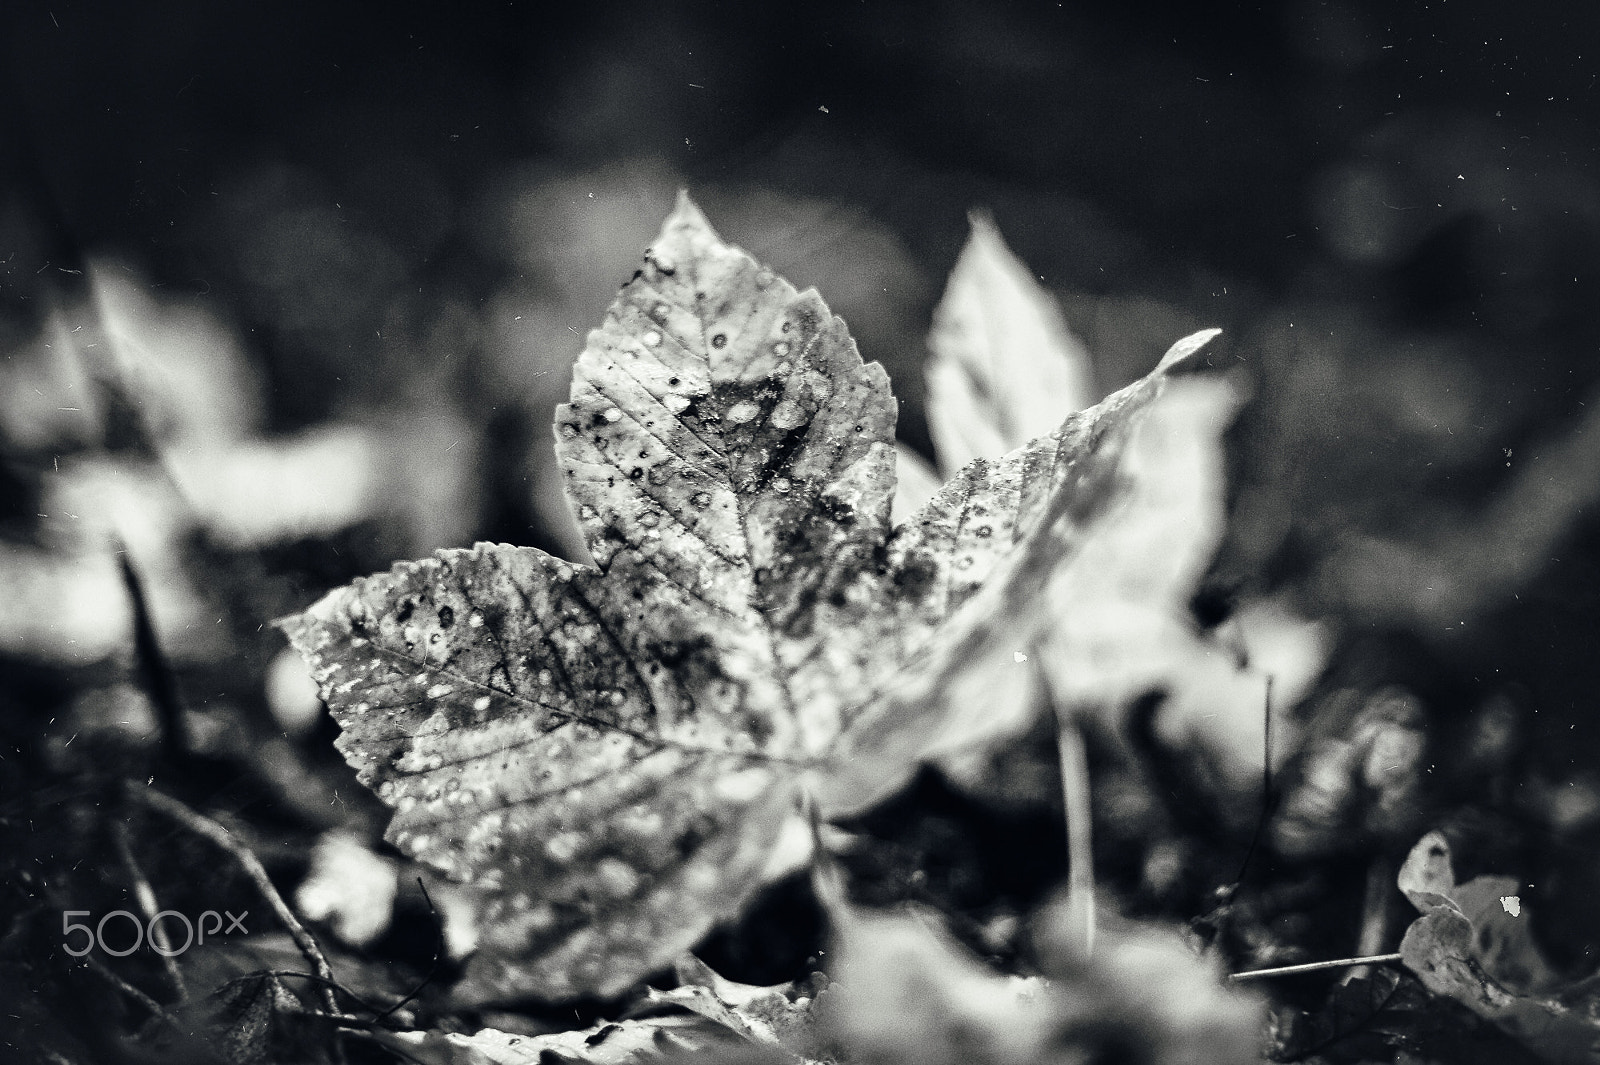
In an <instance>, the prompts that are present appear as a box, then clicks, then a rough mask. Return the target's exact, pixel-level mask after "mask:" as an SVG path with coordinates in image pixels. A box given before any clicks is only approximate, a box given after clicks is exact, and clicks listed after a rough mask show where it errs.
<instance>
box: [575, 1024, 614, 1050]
mask: <svg viewBox="0 0 1600 1065" xmlns="http://www.w3.org/2000/svg"><path fill="white" fill-rule="evenodd" d="M620 1031H622V1025H620V1024H608V1025H606V1026H605V1027H604V1028H602V1029H600V1030H599V1031H598V1032H596V1033H594V1035H591V1036H590V1037H589V1038H587V1039H585V1040H584V1041H583V1045H584V1046H588V1047H593V1046H599V1045H600V1044H601V1043H603V1042H605V1041H606V1039H608V1038H609V1037H610V1036H611V1033H612V1032H620Z"/></svg>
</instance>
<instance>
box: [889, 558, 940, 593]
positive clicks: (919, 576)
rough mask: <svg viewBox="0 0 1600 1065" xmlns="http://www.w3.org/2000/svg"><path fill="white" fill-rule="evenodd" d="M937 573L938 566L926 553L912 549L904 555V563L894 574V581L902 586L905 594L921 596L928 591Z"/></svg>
mask: <svg viewBox="0 0 1600 1065" xmlns="http://www.w3.org/2000/svg"><path fill="white" fill-rule="evenodd" d="M938 575H939V567H938V566H937V565H935V564H934V561H933V560H932V559H931V558H929V557H928V556H927V555H926V554H923V553H922V552H920V551H914V552H911V553H909V554H907V555H906V560H905V563H904V564H903V565H901V567H900V570H899V572H897V573H896V574H895V575H894V582H895V584H897V585H899V586H900V587H902V588H904V589H905V590H906V594H908V595H913V596H917V597H921V596H923V595H926V594H927V593H928V589H929V587H930V586H931V585H932V584H933V581H934V578H936V577H937V576H938Z"/></svg>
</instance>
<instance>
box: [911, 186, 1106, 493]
mask: <svg viewBox="0 0 1600 1065" xmlns="http://www.w3.org/2000/svg"><path fill="white" fill-rule="evenodd" d="M969 220H970V222H971V225H972V233H971V235H970V236H968V237H967V243H966V246H965V247H963V248H962V249H961V255H960V256H959V257H958V258H957V259H956V264H955V268H954V269H952V270H951V272H950V280H949V283H948V285H947V286H946V288H945V292H944V298H943V299H941V300H940V301H939V306H938V307H937V308H936V309H935V310H934V315H933V330H932V332H931V333H930V334H929V335H928V347H929V348H930V349H931V350H932V352H933V358H932V360H930V361H929V363H928V367H927V375H928V429H929V431H930V432H931V433H932V434H933V440H934V446H935V448H936V449H937V451H938V457H939V465H940V468H941V469H942V470H944V471H946V472H947V473H948V472H954V471H955V470H958V469H960V468H961V467H963V466H965V465H967V464H968V463H969V462H971V461H972V460H973V459H980V458H981V459H997V458H999V457H1000V456H1002V455H1004V454H1005V453H1006V452H1008V451H1011V450H1013V449H1014V448H1017V447H1020V446H1022V445H1023V444H1026V443H1027V442H1028V441H1030V440H1032V439H1033V438H1034V437H1037V436H1043V435H1045V434H1046V433H1049V432H1050V431H1051V430H1053V429H1055V427H1056V426H1058V425H1060V424H1061V419H1062V418H1063V417H1065V416H1066V415H1067V414H1069V413H1071V412H1073V411H1076V410H1082V409H1083V408H1085V407H1087V406H1089V405H1091V404H1092V403H1094V400H1095V392H1094V389H1093V385H1092V383H1091V377H1092V369H1091V365H1092V364H1091V363H1090V360H1089V352H1088V350H1087V349H1086V348H1085V347H1084V346H1083V342H1082V341H1080V340H1079V339H1078V338H1077V337H1075V336H1073V335H1072V331H1071V330H1070V329H1069V328H1068V327H1067V321H1066V318H1065V317H1063V315H1062V313H1061V308H1060V307H1059V306H1058V305H1057V304H1056V301H1055V300H1054V298H1052V297H1051V296H1050V294H1049V293H1048V292H1046V291H1045V290H1044V288H1043V287H1042V286H1040V284H1039V282H1038V280H1037V279H1036V278H1035V277H1034V275H1033V274H1032V273H1031V272H1029V270H1028V267H1027V265H1026V264H1025V263H1023V262H1022V260H1021V259H1018V258H1017V256H1016V255H1015V254H1014V253H1013V252H1012V251H1011V249H1010V248H1008V247H1007V246H1006V243H1005V241H1004V240H1003V239H1002V238H1001V236H1000V230H999V229H998V228H997V227H996V226H995V224H994V220H993V219H992V218H990V217H989V216H988V215H987V214H985V213H982V212H979V211H974V212H972V214H971V215H970V216H969Z"/></svg>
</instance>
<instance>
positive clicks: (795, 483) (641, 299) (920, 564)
mask: <svg viewBox="0 0 1600 1065" xmlns="http://www.w3.org/2000/svg"><path fill="white" fill-rule="evenodd" d="M1163 376H1164V373H1156V374H1152V375H1151V376H1150V377H1148V378H1146V379H1145V380H1143V381H1141V382H1138V383H1136V384H1135V385H1132V386H1130V387H1129V388H1128V389H1124V390H1123V391H1122V392H1119V393H1117V394H1116V395H1114V396H1112V397H1110V398H1109V399H1108V400H1107V401H1106V402H1105V403H1103V404H1101V405H1100V406H1098V407H1096V408H1093V409H1092V410H1090V411H1085V412H1083V413H1081V414H1079V415H1075V416H1074V417H1073V418H1072V419H1069V420H1068V422H1067V423H1066V424H1064V425H1063V426H1062V427H1061V428H1060V429H1059V430H1057V431H1054V432H1052V433H1049V434H1046V435H1045V436H1044V437H1041V438H1040V439H1039V440H1036V441H1034V442H1033V443H1032V444H1030V445H1028V446H1027V447H1024V448H1021V449H1018V450H1017V451H1015V452H1013V453H1012V454H1011V455H1008V456H1006V457H1005V458H1003V459H1001V460H999V461H997V462H994V463H987V462H979V463H975V464H973V465H972V466H970V467H969V468H967V469H966V470H963V471H962V472H961V474H959V475H958V476H957V477H956V478H955V479H954V480H953V481H952V482H951V484H949V485H947V486H946V487H945V488H944V489H942V490H941V491H940V492H939V493H938V494H937V495H936V496H935V497H934V499H933V500H932V501H930V502H929V504H928V505H927V506H926V507H925V508H924V509H923V511H922V512H921V513H920V514H919V515H918V518H917V520H915V521H913V522H912V523H911V524H910V525H908V526H907V527H906V528H904V529H902V530H899V531H897V532H895V533H893V534H891V531H890V525H889V506H890V499H891V497H892V494H893V491H894V462H895V458H894V449H893V428H894V423H895V402H894V399H893V397H892V396H891V395H890V393H889V387H888V382H887V380H886V378H885V376H884V374H883V371H882V369H881V368H880V367H879V366H877V364H875V363H863V362H862V360H861V358H860V356H859V354H858V353H857V351H856V348H855V344H854V342H853V341H852V340H851V339H850V337H849V334H848V333H847V332H846V330H845V328H844V324H843V323H842V322H841V321H839V319H837V318H835V317H833V316H832V315H831V314H830V313H829V312H828V309H827V307H826V306H825V305H824V304H823V303H822V300H821V299H820V297H818V296H817V294H816V293H815V292H814V291H807V292H803V293H801V292H796V291H795V289H794V288H793V287H792V286H790V285H789V284H788V283H787V282H786V281H784V280H783V279H782V278H780V277H777V276H775V275H774V274H773V273H772V272H771V271H769V270H766V269H764V268H763V267H761V266H760V265H759V264H757V263H756V262H755V261H754V260H753V259H751V258H750V257H749V256H748V255H746V254H745V253H744V252H742V251H740V250H739V249H737V248H733V247H730V246H729V245H727V244H724V243H723V242H722V241H721V240H720V239H719V238H718V237H717V236H716V234H715V233H714V232H713V231H712V230H711V228H710V226H709V224H708V223H707V222H706V221H705V219H704V217H703V216H702V215H701V214H700V212H699V211H698V209H696V208H695V207H694V206H693V204H691V203H690V202H689V201H688V200H687V198H684V199H682V200H680V202H679V206H678V208H677V210H676V211H675V212H674V214H673V215H672V216H671V217H670V218H669V219H668V221H667V223H666V225H665V227H664V229H663V230H662V233H661V235H660V237H659V238H658V239H657V241H656V243H655V245H654V246H653V247H652V249H651V250H650V252H648V253H647V255H646V259H645V264H644V268H643V269H642V270H641V271H640V272H639V274H638V275H637V276H636V277H635V278H634V279H633V280H632V281H631V282H629V283H628V284H627V285H626V286H625V287H624V288H623V289H622V291H621V292H620V293H619V294H618V297H617V299H616V301H615V302H614V303H613V305H612V307H611V308H610V310H609V311H608V313H607V316H606V320H605V324H604V325H603V326H602V327H601V328H600V329H597V330H595V331H594V332H593V333H591V334H590V336H589V338H588V344H587V347H586V349H585V351H584V352H583V354H582V356H581V357H580V359H579V360H578V363H577V366H576V367H575V370H574V374H573V382H572V389H571V401H570V402H569V403H568V404H566V405H564V406H563V407H562V408H561V409H560V410H559V411H558V412H557V417H556V429H557V456H558V458H559V460H560V462H561V465H562V468H563V471H564V473H565V475H566V487H567V492H568V496H569V499H570V500H571V502H572V504H573V506H574V508H575V510H576V512H577V516H578V520H579V524H580V526H581V528H582V530H583V532H584V534H585V536H586V538H587V542H588V546H589V550H590V553H591V555H592V556H593V558H594V560H595V562H596V563H597V567H590V566H581V565H573V564H570V563H567V562H563V561H561V560H559V559H556V558H553V557H551V556H549V555H547V554H545V553H543V552H541V551H538V550H534V549H528V548H514V547H509V546H505V545H490V544H479V545H477V546H476V547H474V548H472V549H471V550H452V551H442V552H439V553H438V554H436V555H435V556H433V557H431V558H428V559H424V560H421V561H419V562H409V563H401V564H398V565H396V566H395V567H394V568H393V569H392V570H391V571H390V572H388V573H386V574H377V575H374V576H372V577H368V578H364V579H362V580H358V581H356V582H354V583H353V584H351V585H349V586H347V587H345V588H342V589H338V590H336V591H334V592H332V593H330V594H329V595H328V596H326V597H325V598H323V599H322V600H321V601H320V602H318V603H317V604H316V605H315V606H313V607H312V608H311V609H310V610H308V611H306V612H305V613H303V614H300V615H296V616H294V617H291V618H288V619H286V620H285V621H284V622H283V623H282V624H283V627H284V629H285V631H286V632H287V633H288V635H289V637H290V639H291V641H292V642H293V644H294V645H295V647H296V648H297V649H298V650H299V651H300V652H301V653H302V654H303V655H305V656H306V658H307V660H308V662H309V663H310V665H311V668H312V671H313V675H314V676H315V677H316V679H317V682H318V685H319V687H320V690H321V692H322V694H323V697H324V699H325V700H327V702H328V704H329V706H330V708H331V710H332V712H333V714H334V716H335V718H336V720H337V721H338V723H339V725H340V727H341V729H342V730H343V733H342V735H341V737H340V739H339V741H338V743H339V747H340V749H341V750H342V751H343V753H344V755H345V757H346V758H347V760H348V761H349V762H350V763H351V765H352V766H353V767H354V768H355V769H356V771H357V774H358V776H359V778H360V779H361V781H362V782H363V783H365V784H366V785H368V786H369V787H371V788H373V789H374V790H375V791H377V793H378V794H379V796H380V797H381V798H383V799H384V801H385V802H387V803H388V804H389V805H391V806H392V807H393V808H394V809H395V811H396V813H395V817H394V819H393V821H392V822H391V824H390V826H389V830H388V839H389V840H390V841H391V842H393V843H394V844H395V845H396V846H398V847H399V848H401V849H402V850H403V851H405V852H406V853H407V854H409V855H411V856H413V857H415V858H417V859H419V860H421V861H423V862H425V863H427V864H429V865H431V866H433V867H434V868H436V869H439V870H441V871H443V872H444V873H446V874H447V875H449V876H452V877H454V878H457V879H461V880H466V881H470V882H471V883H472V884H473V887H474V890H475V892H477V893H479V894H480V895H481V896H482V897H483V899H484V900H485V902H484V912H483V915H482V919H481V927H480V935H479V940H478V952H477V954H476V955H474V957H473V958H472V960H471V962H470V963H469V966H468V970H467V976H466V979H465V981H464V982H463V983H462V984H460V985H458V987H457V994H458V997H459V998H460V999H461V1000H463V1001H468V1002H471V1001H488V1000H494V999H510V998H523V997H542V998H554V999H560V998H571V997H575V996H578V995H583V994H600V995H615V994H617V993H620V992H621V991H622V990H624V989H626V988H627V987H628V986H630V985H631V984H633V983H635V982H636V981H637V980H639V979H640V978H642V977H643V976H645V975H647V974H648V973H650V972H652V971H655V970H657V969H659V968H662V967H664V966H666V965H668V964H670V963H671V961H672V960H673V959H674V958H676V957H678V956H679V955H681V954H683V953H684V952H685V951H687V950H688V949H689V948H690V947H692V946H693V945H694V943H695V942H697V941H698V940H699V939H700V938H702V937H703V936H704V935H705V933H706V932H707V931H708V930H709V929H710V928H711V926H712V925H713V924H715V923H716V922H718V921H720V920H724V919H727V918H730V917H732V916H734V915H736V914H737V913H738V912H739V911H740V910H741V908H742V907H743V905H744V904H745V902H746V901H747V900H748V899H749V897H750V896H751V894H752V893H753V892H754V891H755V890H756V888H757V887H759V886H760V883H761V881H762V876H763V871H764V870H765V869H767V868H768V865H769V859H770V858H771V857H772V852H773V849H774V847H775V845H776V843H777V840H778V837H779V830H780V828H781V826H782V825H783V824H784V823H785V821H786V819H787V818H788V816H789V815H790V813H791V811H792V810H793V807H794V801H795V796H796V792H797V790H798V788H799V787H800V785H801V782H802V780H803V779H807V778H808V779H809V780H810V787H811V788H812V789H813V790H814V792H816V793H817V794H819V796H820V797H821V799H822V802H823V809H824V812H825V813H828V812H836V811H837V810H839V809H841V808H843V807H848V806H852V805H858V804H859V803H861V802H863V801H866V800H867V799H868V798H870V797H871V796H872V795H874V794H880V793H881V792H882V791H884V790H885V789H887V788H890V787H892V786H894V784H896V783H897V782H898V781H899V780H900V779H903V777H904V776H905V775H906V774H908V773H909V772H910V770H911V768H912V767H913V766H914V764H915V762H916V760H917V759H918V758H919V757H921V756H922V754H923V753H924V747H925V744H926V741H927V740H928V738H929V737H930V736H931V735H933V734H937V733H938V732H939V729H938V728H937V727H933V726H936V725H937V721H935V722H933V724H932V726H930V723H929V722H928V721H927V720H926V719H919V717H918V715H917V714H915V713H913V712H912V710H913V708H911V707H909V706H908V705H906V704H905V703H904V702H903V701H902V702H901V703H899V704H898V711H897V712H896V713H894V714H889V715H885V714H884V712H883V707H884V706H886V705H889V704H890V703H892V702H893V701H892V700H887V701H886V700H885V699H884V698H883V694H884V693H885V692H886V691H888V690H890V689H891V688H892V687H893V685H891V679H892V678H894V677H896V676H897V675H900V674H901V673H902V671H911V672H914V671H915V670H916V669H918V668H919V666H920V665H921V664H922V663H923V661H924V659H923V657H922V656H923V653H924V652H925V651H926V650H927V649H928V648H930V647H933V646H934V639H933V637H934V635H935V633H936V632H938V631H939V630H940V629H941V627H947V626H949V625H950V624H951V623H952V622H953V621H954V620H955V617H954V616H955V615H956V614H957V613H961V614H962V616H963V618H964V619H965V620H962V621H961V622H960V625H959V626H958V627H962V628H964V629H972V628H974V627H976V626H981V625H982V624H983V621H984V619H983V614H982V612H983V611H985V610H988V611H997V610H999V607H1000V605H1001V603H1003V601H1001V602H997V603H990V604H989V605H987V606H986V605H984V604H983V603H980V602H978V601H977V598H976V597H977V595H978V593H979V591H980V589H982V588H983V587H984V585H985V583H986V582H987V581H991V580H993V579H995V578H994V575H995V574H997V573H1000V572H1002V571H1004V572H1006V573H1007V574H1011V573H1012V570H1014V569H1015V566H1016V560H1017V559H1019V558H1024V557H1026V558H1028V559H1029V560H1030V561H1029V562H1028V566H1029V567H1030V570H1029V572H1033V571H1039V572H1044V571H1045V570H1047V569H1048V568H1049V566H1050V565H1051V564H1052V560H1053V559H1054V558H1055V556H1057V555H1059V553H1060V552H1061V551H1062V550H1067V549H1070V547H1071V545H1072V543H1073V542H1074V540H1075V538H1077V537H1078V536H1081V535H1083V534H1084V531H1085V530H1087V529H1091V528H1092V527H1093V526H1094V524H1095V522H1096V520H1097V519H1096V515H1097V514H1098V513H1099V511H1098V509H1097V508H1098V507H1099V505H1100V503H1101V502H1102V497H1103V496H1104V495H1105V492H1104V490H1103V486H1104V485H1105V484H1108V483H1110V480H1111V477H1110V474H1111V472H1112V470H1113V469H1114V467H1115V463H1116V461H1117V456H1118V455H1119V454H1120V453H1121V450H1122V448H1121V444H1120V441H1121V439H1122V437H1123V436H1124V435H1125V433H1124V432H1123V430H1124V429H1125V428H1126V427H1127V426H1128V424H1129V423H1130V420H1131V419H1132V418H1133V417H1134V416H1135V415H1136V413H1137V412H1138V411H1139V410H1140V409H1141V408H1142V407H1144V406H1146V405H1148V403H1149V402H1150V400H1151V399H1153V398H1154V396H1155V395H1156V394H1157V393H1158V392H1159V390H1160V388H1161V386H1162V378H1163ZM1058 519H1064V520H1065V525H1064V526H1063V527H1061V528H1056V529H1054V530H1053V532H1052V537H1051V538H1050V540H1049V542H1048V543H1047V544H1043V545H1042V546H1041V541H1042V540H1043V536H1042V533H1043V532H1044V531H1045V530H1050V529H1052V527H1053V526H1054V525H1055V524H1057V523H1058ZM1006 580H1007V581H1008V582H1009V583H1008V584H1007V587H1008V588H1009V590H1010V592H1009V594H1013V595H1015V594H1020V592H1019V591H1018V589H1019V588H1025V587H1027V586H1026V585H1017V584H1016V583H1015V579H1014V577H1013V576H1010V575H1008V576H1007V578H1006ZM957 642H959V641H957ZM941 646H943V647H944V648H945V649H944V650H937V649H935V651H934V654H935V656H936V658H937V660H939V661H942V662H944V663H946V665H945V666H942V667H941V668H942V669H945V670H946V671H947V672H949V671H950V670H951V667H950V665H949V663H951V662H953V661H954V660H953V659H951V658H950V657H949V655H950V653H951V651H950V641H949V640H946V641H944V644H942V645H941ZM1003 723H1004V722H1003V721H1002V724H1003ZM967 729H968V734H969V735H970V736H972V737H974V738H975V739H976V740H978V741H981V739H982V737H983V735H984V732H983V726H982V724H981V723H980V724H976V725H969V726H967ZM851 732H860V733H862V736H863V739H862V740H860V741H856V742H851V743H849V744H844V743H841V738H842V737H843V736H845V735H846V734H848V733H851Z"/></svg>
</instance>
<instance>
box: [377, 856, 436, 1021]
mask: <svg viewBox="0 0 1600 1065" xmlns="http://www.w3.org/2000/svg"><path fill="white" fill-rule="evenodd" d="M417 887H419V888H421V889H422V900H423V901H424V902H426V903H427V904H428V913H429V914H430V915H431V916H432V917H433V922H434V931H435V932H436V933H437V934H438V939H437V941H436V942H435V943H434V945H433V961H432V962H431V963H430V964H429V965H428V971H427V973H425V974H424V975H423V977H422V982H421V983H419V984H418V985H417V986H416V987H414V988H412V989H411V993H410V994H409V995H407V996H406V997H405V998H403V999H401V1000H400V1001H399V1002H396V1003H395V1004H394V1005H393V1006H390V1007H389V1008H388V1009H386V1010H384V1011H383V1012H382V1013H380V1014H378V1017H377V1019H378V1020H380V1021H381V1020H383V1019H384V1018H385V1017H387V1016H389V1015H390V1014H391V1013H394V1012H395V1011H396V1010H398V1009H399V1008H400V1007H401V1006H404V1005H405V1004H406V1003H407V1002H410V1001H411V1000H412V999H414V998H416V997H417V996H418V995H420V994H422V989H423V988H425V987H427V986H428V985H429V984H430V983H432V982H433V977H434V975H435V974H436V973H437V972H438V971H439V958H440V957H441V956H442V955H443V954H444V922H443V921H441V920H439V911H438V910H435V909H434V908H433V898H432V896H430V895H429V894H428V885H427V884H424V883H423V882H422V877H420V876H419V877H417ZM357 1001H359V1000H357Z"/></svg>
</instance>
